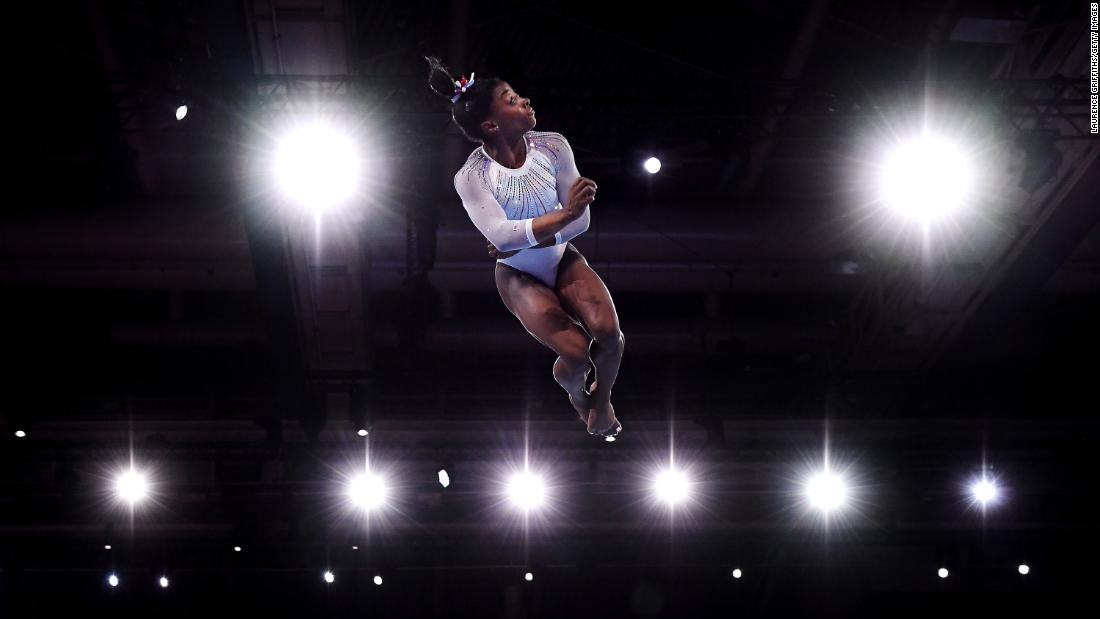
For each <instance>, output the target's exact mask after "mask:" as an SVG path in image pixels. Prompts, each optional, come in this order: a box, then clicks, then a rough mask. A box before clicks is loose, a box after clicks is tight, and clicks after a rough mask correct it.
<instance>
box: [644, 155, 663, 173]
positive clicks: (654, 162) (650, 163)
mask: <svg viewBox="0 0 1100 619" xmlns="http://www.w3.org/2000/svg"><path fill="white" fill-rule="evenodd" d="M645 171H646V172H649V173H650V174H656V173H658V172H660V171H661V160H660V159H658V158H656V157H650V158H649V159H646V160H645Z"/></svg>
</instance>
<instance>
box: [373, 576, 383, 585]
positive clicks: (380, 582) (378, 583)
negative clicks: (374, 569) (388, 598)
mask: <svg viewBox="0 0 1100 619" xmlns="http://www.w3.org/2000/svg"><path fill="white" fill-rule="evenodd" d="M374 584H376V585H381V584H382V577H381V576H375V577H374Z"/></svg>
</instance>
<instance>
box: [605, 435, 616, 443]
mask: <svg viewBox="0 0 1100 619" xmlns="http://www.w3.org/2000/svg"><path fill="white" fill-rule="evenodd" d="M603 440H604V441H606V442H608V443H614V442H615V437H614V436H605V437H604V438H603Z"/></svg>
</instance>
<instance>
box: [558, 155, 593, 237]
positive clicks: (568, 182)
mask: <svg viewBox="0 0 1100 619" xmlns="http://www.w3.org/2000/svg"><path fill="white" fill-rule="evenodd" d="M555 137H558V138H560V142H561V144H560V146H559V148H557V149H556V150H557V153H558V158H557V169H556V171H555V177H556V181H557V190H558V202H560V203H561V207H562V208H565V204H566V201H567V200H568V199H569V190H570V189H572V188H573V184H574V183H576V182H577V179H578V178H580V177H581V173H580V171H579V170H577V162H576V159H575V158H574V157H573V148H572V147H571V146H569V140H566V139H565V136H563V135H561V134H556V136H555ZM590 219H591V216H590V215H589V213H588V207H587V206H585V207H584V213H583V214H581V216H580V217H578V218H576V219H574V220H573V221H571V222H569V223H568V224H567V225H566V226H565V227H564V228H562V229H561V231H560V232H558V234H557V235H555V241H556V243H555V244H561V243H568V242H569V241H570V240H571V239H573V238H574V237H576V236H577V235H579V234H581V233H582V232H584V231H585V230H588V224H589V221H590Z"/></svg>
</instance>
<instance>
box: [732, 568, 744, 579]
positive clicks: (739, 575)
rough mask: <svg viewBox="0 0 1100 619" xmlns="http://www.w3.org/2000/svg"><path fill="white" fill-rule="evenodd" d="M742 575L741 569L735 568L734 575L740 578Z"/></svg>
mask: <svg viewBox="0 0 1100 619" xmlns="http://www.w3.org/2000/svg"><path fill="white" fill-rule="evenodd" d="M741 576H742V573H741V570H733V577H734V578H737V579H740V578H741Z"/></svg>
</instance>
